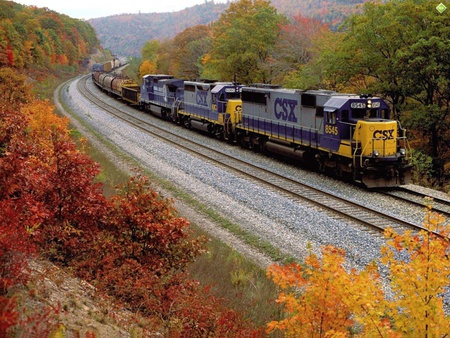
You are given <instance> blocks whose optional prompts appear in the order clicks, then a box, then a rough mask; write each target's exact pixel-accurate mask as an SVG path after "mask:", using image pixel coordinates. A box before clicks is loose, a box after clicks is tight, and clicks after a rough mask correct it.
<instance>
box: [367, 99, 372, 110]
mask: <svg viewBox="0 0 450 338" xmlns="http://www.w3.org/2000/svg"><path fill="white" fill-rule="evenodd" d="M367 108H369V109H370V108H372V100H367Z"/></svg>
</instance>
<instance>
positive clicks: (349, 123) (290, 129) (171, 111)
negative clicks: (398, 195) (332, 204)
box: [93, 74, 412, 188]
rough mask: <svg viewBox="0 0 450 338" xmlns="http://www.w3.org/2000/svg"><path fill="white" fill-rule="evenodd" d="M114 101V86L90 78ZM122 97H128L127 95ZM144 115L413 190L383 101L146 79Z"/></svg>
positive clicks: (404, 148)
mask: <svg viewBox="0 0 450 338" xmlns="http://www.w3.org/2000/svg"><path fill="white" fill-rule="evenodd" d="M93 79H94V82H95V83H96V84H97V85H98V86H100V87H101V88H102V89H104V90H106V91H111V92H113V93H114V94H115V93H116V91H114V90H113V89H112V87H113V85H112V82H113V79H112V78H111V77H110V76H109V77H108V76H106V75H103V76H102V75H98V76H97V75H95V74H94V75H93ZM109 88H111V89H109ZM123 88H124V86H122V92H121V94H120V95H118V96H120V97H122V98H124V95H128V94H125V93H127V90H125V91H124V89H123ZM133 99H138V100H140V101H139V105H140V107H141V108H142V109H144V110H145V111H148V112H150V113H152V114H155V115H157V116H159V117H162V118H164V119H167V120H171V121H175V122H177V123H179V124H181V125H183V126H185V127H188V128H192V129H197V130H201V131H203V132H206V133H208V134H210V135H214V136H216V137H218V138H220V139H224V140H227V141H229V142H231V143H237V144H239V145H241V146H243V147H246V148H251V149H255V150H259V151H267V152H270V153H274V154H278V155H281V156H284V157H288V158H291V159H294V160H295V161H297V162H303V163H306V164H308V165H313V166H315V167H316V168H317V169H319V170H321V171H324V172H332V173H333V174H335V175H337V176H339V177H343V178H347V179H349V180H351V181H353V182H358V183H361V184H362V185H364V186H366V187H367V188H377V187H396V186H399V185H401V184H406V183H409V181H410V176H411V167H412V166H411V164H410V161H409V157H408V144H407V139H406V132H405V130H403V129H402V128H401V125H400V123H399V122H398V121H395V120H392V119H391V118H390V109H389V106H388V105H387V104H386V103H385V102H384V101H383V100H382V99H381V98H379V97H372V96H370V95H361V96H357V95H354V94H340V93H337V92H334V91H327V90H307V91H304V90H292V89H283V88H280V87H277V86H266V85H254V86H243V85H237V84H234V83H231V82H214V81H210V82H207V81H200V82H196V81H183V80H181V79H176V78H174V77H173V76H171V75H165V74H157V75H146V76H144V77H143V79H142V85H141V87H140V98H138V97H137V96H133Z"/></svg>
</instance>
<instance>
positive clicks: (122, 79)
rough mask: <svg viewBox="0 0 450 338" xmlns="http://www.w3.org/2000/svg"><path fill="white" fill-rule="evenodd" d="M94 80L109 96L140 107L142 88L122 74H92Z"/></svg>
mask: <svg viewBox="0 0 450 338" xmlns="http://www.w3.org/2000/svg"><path fill="white" fill-rule="evenodd" d="M92 80H93V81H94V83H95V84H96V85H98V86H99V87H100V88H101V89H102V90H103V91H105V92H107V93H108V94H110V95H113V96H115V97H118V98H121V99H122V100H123V101H125V102H127V103H129V104H132V105H140V101H141V92H140V86H139V85H138V84H136V82H134V80H132V79H130V78H128V77H126V76H124V75H122V74H116V73H106V72H94V73H92Z"/></svg>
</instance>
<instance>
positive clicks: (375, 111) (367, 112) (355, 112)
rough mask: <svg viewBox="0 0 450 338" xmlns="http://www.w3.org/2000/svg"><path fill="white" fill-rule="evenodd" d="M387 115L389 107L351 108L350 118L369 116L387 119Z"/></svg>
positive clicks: (357, 118)
mask: <svg viewBox="0 0 450 338" xmlns="http://www.w3.org/2000/svg"><path fill="white" fill-rule="evenodd" d="M389 117H390V116H389V109H379V108H372V109H352V118H353V119H355V120H360V119H371V118H380V119H389Z"/></svg>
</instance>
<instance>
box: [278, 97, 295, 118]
mask: <svg viewBox="0 0 450 338" xmlns="http://www.w3.org/2000/svg"><path fill="white" fill-rule="evenodd" d="M297 104H298V102H297V101H295V100H289V99H282V98H277V99H276V100H275V107H274V108H275V117H276V118H277V120H283V121H289V122H297V116H295V107H296V106H297Z"/></svg>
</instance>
